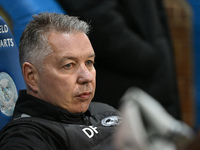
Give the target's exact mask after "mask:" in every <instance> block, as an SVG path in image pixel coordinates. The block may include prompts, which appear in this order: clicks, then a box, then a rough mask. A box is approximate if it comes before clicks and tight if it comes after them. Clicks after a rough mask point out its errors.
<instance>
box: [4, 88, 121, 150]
mask: <svg viewBox="0 0 200 150" xmlns="http://www.w3.org/2000/svg"><path fill="white" fill-rule="evenodd" d="M119 123H120V118H119V117H118V112H117V111H116V110H115V109H114V108H112V107H110V106H108V105H106V104H101V103H95V102H94V103H93V102H92V103H91V105H90V107H89V109H88V111H87V112H86V113H84V114H70V113H69V112H68V111H66V110H63V109H61V108H59V107H56V106H54V105H51V104H49V103H47V102H45V101H43V100H40V99H37V98H35V97H32V96H30V95H27V94H26V92H25V91H23V92H22V93H21V94H20V96H19V99H18V101H17V104H16V108H15V112H14V117H13V120H12V121H11V122H10V123H9V124H8V125H7V126H6V127H4V128H3V130H2V131H1V134H0V149H1V150H19V149H20V150H102V149H106V148H108V147H110V146H112V144H111V143H112V135H113V133H114V126H116V125H118V124H119Z"/></svg>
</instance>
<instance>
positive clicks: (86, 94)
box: [75, 92, 92, 100]
mask: <svg viewBox="0 0 200 150" xmlns="http://www.w3.org/2000/svg"><path fill="white" fill-rule="evenodd" d="M91 95H92V92H83V93H80V94H78V95H76V96H75V97H76V98H78V99H80V100H88V99H90V98H91Z"/></svg>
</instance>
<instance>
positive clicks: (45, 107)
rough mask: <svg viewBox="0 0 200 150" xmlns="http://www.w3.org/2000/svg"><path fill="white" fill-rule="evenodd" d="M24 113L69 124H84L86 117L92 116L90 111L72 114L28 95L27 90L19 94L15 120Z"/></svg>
mask: <svg viewBox="0 0 200 150" xmlns="http://www.w3.org/2000/svg"><path fill="white" fill-rule="evenodd" d="M23 113H25V114H27V115H30V116H31V117H37V118H42V119H48V120H52V121H58V122H62V123H68V124H84V116H91V115H90V112H89V110H88V111H86V113H84V114H82V113H77V114H72V113H70V112H68V111H67V110H64V109H62V108H60V107H57V106H54V105H52V104H50V103H48V102H46V101H44V100H41V99H38V98H36V97H33V96H31V95H28V94H27V93H26V90H22V91H20V92H19V97H18V100H17V103H16V106H15V110H14V118H15V116H19V114H23Z"/></svg>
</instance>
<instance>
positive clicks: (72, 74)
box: [38, 32, 96, 113]
mask: <svg viewBox="0 0 200 150" xmlns="http://www.w3.org/2000/svg"><path fill="white" fill-rule="evenodd" d="M48 40H49V43H50V45H51V46H52V49H53V52H52V53H51V54H50V55H48V56H47V57H46V58H45V59H44V71H42V72H39V76H38V77H39V80H38V81H39V82H38V97H39V98H41V99H43V100H45V101H47V102H49V103H52V104H53V105H56V106H59V107H61V108H63V109H66V110H68V111H69V112H71V113H80V112H82V113H84V112H85V111H86V110H87V109H88V106H89V104H90V102H91V100H92V99H93V97H94V93H95V86H96V81H95V79H96V70H95V68H94V66H93V63H94V57H95V54H94V50H93V48H92V46H91V43H90V41H89V39H88V37H87V35H85V34H84V33H75V34H66V33H59V32H52V33H51V34H50V35H49V38H48Z"/></svg>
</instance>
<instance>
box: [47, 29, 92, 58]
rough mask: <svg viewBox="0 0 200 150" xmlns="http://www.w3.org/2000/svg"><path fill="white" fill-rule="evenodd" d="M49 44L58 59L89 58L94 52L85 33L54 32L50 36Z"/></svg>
mask: <svg viewBox="0 0 200 150" xmlns="http://www.w3.org/2000/svg"><path fill="white" fill-rule="evenodd" d="M48 40H49V44H50V45H51V48H52V50H53V55H54V54H55V55H56V56H58V57H77V58H79V57H89V56H91V55H94V50H93V48H92V45H91V43H90V40H89V39H88V37H87V35H86V34H85V33H80V32H78V33H70V34H68V33H61V32H52V33H50V35H49V38H48Z"/></svg>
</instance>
